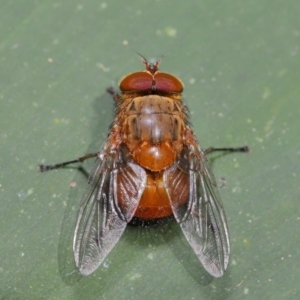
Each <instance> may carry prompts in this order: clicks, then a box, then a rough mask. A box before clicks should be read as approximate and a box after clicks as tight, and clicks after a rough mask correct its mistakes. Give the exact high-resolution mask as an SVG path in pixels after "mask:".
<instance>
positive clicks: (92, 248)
mask: <svg viewBox="0 0 300 300" xmlns="http://www.w3.org/2000/svg"><path fill="white" fill-rule="evenodd" d="M141 57H142V56H141ZM142 61H143V63H144V65H145V69H144V70H143V71H139V72H134V73H131V74H129V75H126V76H125V77H124V78H123V79H122V80H121V81H120V84H119V87H120V90H121V93H120V94H117V93H113V97H114V101H115V104H116V109H115V117H114V121H113V124H112V126H111V129H110V132H109V134H108V137H107V140H106V142H105V144H104V147H103V148H102V149H101V150H100V151H99V152H96V153H91V154H88V155H85V156H83V157H80V158H79V159H76V160H72V161H67V162H63V163H59V164H54V165H40V171H41V172H44V171H47V170H51V169H56V168H60V167H63V166H66V165H69V164H73V163H77V162H83V161H84V160H86V159H89V158H92V157H96V161H95V163H94V166H93V168H92V170H91V173H90V178H89V180H88V183H87V189H86V192H85V194H84V195H83V199H82V202H81V206H80V208H79V212H78V216H77V221H76V226H75V230H74V239H73V252H74V257H75V262H76V265H77V267H78V270H79V272H80V273H81V274H83V275H89V274H91V273H92V272H94V271H95V270H96V269H97V268H98V267H99V265H100V264H101V263H102V262H103V260H104V259H105V258H106V256H107V255H108V254H109V252H110V251H111V250H112V249H113V247H114V246H115V245H116V243H117V242H118V240H119V239H120V237H121V235H122V234H123V232H124V230H125V228H126V226H127V224H128V223H130V222H131V221H132V219H133V218H137V219H140V220H155V219H161V218H166V217H169V216H172V215H173V216H174V218H175V220H176V221H177V222H178V223H179V224H180V227H181V229H182V232H183V234H184V235H185V237H186V239H187V241H188V242H189V244H190V246H191V248H192V249H193V250H194V252H195V254H196V255H197V257H198V258H199V260H200V262H201V263H202V265H203V266H204V268H205V269H206V270H207V271H208V272H209V273H210V274H211V275H212V276H214V277H220V276H222V275H223V274H224V271H225V270H226V268H227V266H228V262H229V254H230V244H229V233H228V227H227V222H226V217H225V213H224V208H223V205H222V202H221V199H220V194H219V191H218V187H217V184H216V180H215V178H214V175H213V173H212V171H211V168H210V165H209V162H208V160H207V158H206V155H207V154H209V153H211V152H214V151H231V152H248V150H249V149H248V147H247V146H245V147H239V148H209V149H207V150H206V151H203V150H202V149H201V147H200V145H199V143H198V141H197V139H196V137H195V135H194V133H193V131H192V130H191V128H190V126H189V122H188V114H187V110H186V108H185V106H184V104H183V103H182V92H183V83H182V82H181V80H180V79H178V78H177V77H175V76H174V75H172V74H169V73H164V72H161V71H160V70H159V69H158V65H159V63H160V59H159V60H158V61H156V62H155V63H149V62H148V61H147V60H146V59H145V58H144V57H142Z"/></svg>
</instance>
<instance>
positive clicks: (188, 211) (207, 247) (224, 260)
mask: <svg viewBox="0 0 300 300" xmlns="http://www.w3.org/2000/svg"><path fill="white" fill-rule="evenodd" d="M195 151H197V153H198V154H199V153H200V157H199V155H195ZM198 151H200V152H198ZM164 183H165V186H166V188H167V192H168V195H169V197H170V201H171V206H172V210H173V214H174V216H175V219H176V221H177V222H178V223H179V224H180V227H181V229H182V231H183V233H184V235H185V237H186V239H187V240H188V242H189V244H190V245H191V247H192V248H193V250H194V252H195V253H196V255H197V256H198V258H199V260H200V261H201V263H202V264H203V266H204V267H205V269H206V270H207V271H208V272H209V273H210V274H211V275H212V276H214V277H220V276H222V275H223V274H224V271H225V270H226V268H227V265H228V261H229V253H230V245H229V234H228V228H227V223H226V217H225V214H224V209H223V205H222V203H221V199H220V194H219V191H218V188H217V184H216V181H215V178H214V176H213V173H212V171H211V169H210V166H209V163H208V161H207V159H206V158H205V156H204V153H203V152H202V151H201V149H196V150H195V148H193V147H188V146H186V147H185V148H184V150H183V151H182V154H181V156H180V158H179V159H178V161H177V163H176V164H174V165H173V166H172V167H170V168H169V169H167V170H166V171H165V173H164Z"/></svg>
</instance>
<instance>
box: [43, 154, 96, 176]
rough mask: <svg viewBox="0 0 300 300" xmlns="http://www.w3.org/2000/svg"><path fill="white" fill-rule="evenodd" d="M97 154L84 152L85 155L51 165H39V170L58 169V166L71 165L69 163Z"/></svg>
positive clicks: (80, 161) (79, 161)
mask: <svg viewBox="0 0 300 300" xmlns="http://www.w3.org/2000/svg"><path fill="white" fill-rule="evenodd" d="M98 154H99V152H96V153H90V154H86V155H85V156H81V157H79V158H77V159H74V160H70V161H65V162H62V163H58V164H53V165H39V171H40V172H46V171H49V170H54V169H58V168H61V167H64V166H67V165H71V164H75V163H82V162H84V161H85V160H87V159H89V158H92V157H96V156H98Z"/></svg>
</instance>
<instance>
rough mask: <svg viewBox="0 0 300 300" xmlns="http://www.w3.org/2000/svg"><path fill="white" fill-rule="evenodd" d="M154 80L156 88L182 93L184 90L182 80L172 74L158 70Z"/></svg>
mask: <svg viewBox="0 0 300 300" xmlns="http://www.w3.org/2000/svg"><path fill="white" fill-rule="evenodd" d="M154 81H155V83H154V85H155V88H156V90H159V91H164V92H169V93H181V92H182V91H183V84H182V82H181V81H180V80H179V79H178V78H177V77H175V76H173V75H171V74H168V73H159V72H157V73H156V74H155V75H154Z"/></svg>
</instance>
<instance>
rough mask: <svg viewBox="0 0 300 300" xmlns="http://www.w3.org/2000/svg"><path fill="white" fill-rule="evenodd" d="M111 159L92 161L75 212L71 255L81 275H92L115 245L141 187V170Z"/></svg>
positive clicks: (134, 207) (116, 159)
mask: <svg viewBox="0 0 300 300" xmlns="http://www.w3.org/2000/svg"><path fill="white" fill-rule="evenodd" d="M101 156H103V157H104V158H103V159H101ZM114 156H116V155H114ZM114 156H110V155H109V156H106V157H105V155H103V154H102V155H99V158H97V159H96V161H95V163H94V166H93V169H92V171H91V173H90V178H89V181H88V184H87V187H86V190H85V194H84V196H83V199H82V202H81V205H80V209H79V212H78V217H77V222H76V227H75V231H74V240H73V252H74V257H75V262H76V265H77V267H78V269H79V271H80V273H81V274H82V275H89V274H91V273H92V272H94V271H95V270H96V269H97V268H98V267H99V265H100V264H101V263H102V261H103V260H104V259H105V257H106V256H107V255H108V253H109V252H110V251H111V250H112V248H113V247H114V246H115V244H116V243H117V242H118V240H119V238H120V237H121V235H122V233H123V232H124V230H125V227H126V225H127V223H128V222H129V221H130V220H131V219H132V217H133V215H134V213H135V210H136V208H137V206H138V203H139V201H140V198H141V195H142V192H143V190H144V188H145V184H146V173H145V171H144V169H142V168H141V167H140V166H138V165H136V164H133V163H127V164H126V163H124V162H123V161H122V158H121V159H120V158H114Z"/></svg>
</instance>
